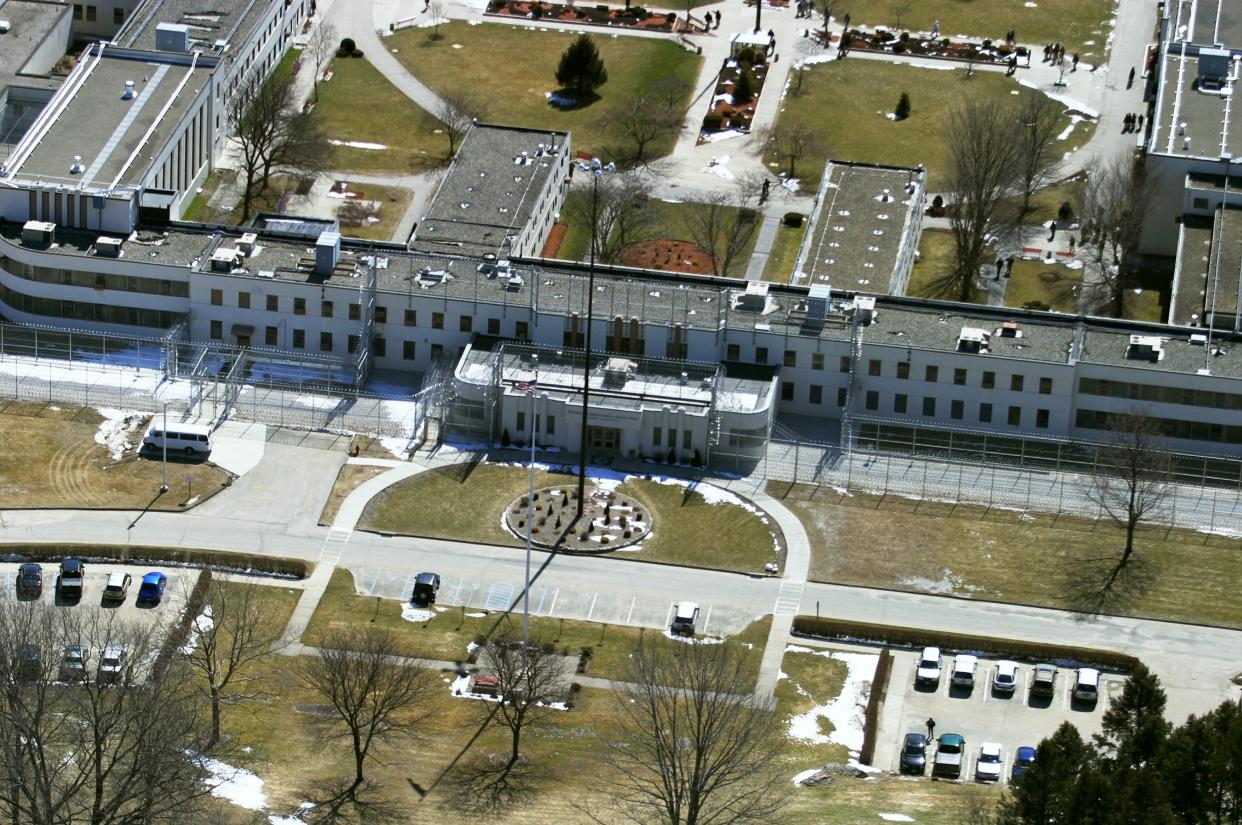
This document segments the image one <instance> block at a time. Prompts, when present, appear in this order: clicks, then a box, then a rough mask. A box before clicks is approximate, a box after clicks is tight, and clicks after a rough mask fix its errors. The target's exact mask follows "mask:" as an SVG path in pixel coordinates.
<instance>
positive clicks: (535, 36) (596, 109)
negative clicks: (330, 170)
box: [334, 20, 701, 159]
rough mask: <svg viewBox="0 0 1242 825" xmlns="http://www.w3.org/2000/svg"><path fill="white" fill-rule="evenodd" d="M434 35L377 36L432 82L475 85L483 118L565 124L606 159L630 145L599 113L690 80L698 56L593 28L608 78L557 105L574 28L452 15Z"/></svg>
mask: <svg viewBox="0 0 1242 825" xmlns="http://www.w3.org/2000/svg"><path fill="white" fill-rule="evenodd" d="M440 34H441V35H442V37H441V39H439V40H432V39H431V37H430V32H429V31H428V30H427V29H417V28H412V29H406V30H404V31H401V32H398V33H397V34H395V35H393V36H392V37H389V38H387V39H385V40H384V43H385V44H386V45H388V46H389V47H390V48H392V49H393V51H395V52H396V55H395V56H396V58H397V59H398V60H400V61H401V63H402V64H403V65H404V66H405V67H406V68H407V69H409V70H410V72H411V73H412V74H414V76H415V77H417V78H418V79H419V80H421V81H422V82H423V83H426V84H427V85H428V86H430V87H431V88H432V89H434V90H436V91H444V90H447V89H454V88H460V87H462V86H465V87H467V88H471V89H474V90H475V91H476V92H477V93H478V94H479V95H480V96H481V97H483V98H484V99H485V100H486V101H487V103H488V106H489V108H488V112H487V116H486V120H488V121H490V122H493V123H506V124H511V125H514V126H531V127H535V128H539V129H558V130H568V131H571V132H573V148H574V149H577V150H585V151H587V152H591V153H593V154H596V155H600V156H605V157H610V158H624V157H629V156H630V155H632V154H633V151H634V150H633V147H632V146H631V141H630V139H629V138H628V137H626V136H625V134H624V132H622V131H621V129H620V128H619V127H618V126H616V125H615V124H613V123H612V122H611V120H610V119H609V118H608V117H606V112H607V111H608V110H609V109H612V108H614V107H616V106H618V105H620V104H622V103H624V102H625V101H628V100H630V99H632V98H633V97H635V96H637V95H640V94H643V93H645V92H646V91H647V90H649V89H650V88H651V87H652V86H653V85H654V84H655V83H656V82H657V81H659V80H662V79H664V78H676V79H679V80H682V81H685V83H686V84H687V87H689V86H692V85H693V84H694V82H695V80H696V78H697V77H698V72H699V63H700V60H701V58H699V57H697V56H696V55H693V54H691V53H690V52H688V51H686V50H685V49H683V48H681V47H680V46H678V45H677V44H676V43H674V42H672V41H671V40H664V39H657V38H646V37H608V36H607V35H606V34H604V33H602V32H600V33H597V34H596V35H595V37H594V40H595V45H596V46H597V47H598V48H599V52H600V57H602V58H603V61H604V66H605V67H606V69H607V71H608V82H607V83H606V84H604V86H602V87H601V88H600V89H599V92H598V94H599V95H600V99H599V100H596V101H595V102H594V103H592V104H590V105H589V106H583V107H579V108H576V109H572V110H563V109H558V108H556V107H554V106H552V105H551V104H549V103H548V100H547V96H546V94H547V93H548V92H552V91H555V90H556V89H557V83H556V79H555V74H556V66H557V63H558V62H559V61H560V57H561V53H562V52H563V51H564V50H565V49H566V48H567V47H568V46H569V44H570V42H571V40H572V39H573V38H574V37H576V36H577V34H578V32H577V31H573V32H561V31H552V32H546V31H545V32H540V31H534V30H532V29H528V28H526V27H524V26H511V25H508V24H502V23H484V24H483V25H481V26H471V25H469V24H467V23H466V22H464V21H456V20H454V21H451V22H449V23H446V24H444V25H443V26H441V27H440ZM334 82H335V81H334ZM686 103H687V105H688V103H689V95H688V94H687V100H686ZM352 139H354V140H365V139H366V138H352ZM675 142H676V131H675V130H671V129H670V130H668V131H667V133H666V134H665V135H663V136H662V137H661V138H659V139H657V140H655V141H652V143H651V144H650V145H648V147H647V152H646V156H647V158H648V159H651V158H657V157H660V156H662V155H665V154H667V153H668V152H669V151H670V150H671V149H672V148H673V145H674V143H675ZM532 148H533V147H532Z"/></svg>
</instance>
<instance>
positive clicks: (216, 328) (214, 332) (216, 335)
mask: <svg viewBox="0 0 1242 825" xmlns="http://www.w3.org/2000/svg"><path fill="white" fill-rule="evenodd" d="M223 337H224V322H223V321H212V322H211V338H212V340H214V341H219V340H220V339H221V338H223Z"/></svg>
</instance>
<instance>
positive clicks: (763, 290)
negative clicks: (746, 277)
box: [737, 281, 768, 312]
mask: <svg viewBox="0 0 1242 825" xmlns="http://www.w3.org/2000/svg"><path fill="white" fill-rule="evenodd" d="M767 305H768V283H767V281H747V283H746V291H745V292H743V293H742V294H741V295H739V296H738V299H737V308H738V309H748V310H751V311H753V312H762V311H763V310H764V309H765V308H767Z"/></svg>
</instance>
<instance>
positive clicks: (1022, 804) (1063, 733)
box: [999, 722, 1097, 825]
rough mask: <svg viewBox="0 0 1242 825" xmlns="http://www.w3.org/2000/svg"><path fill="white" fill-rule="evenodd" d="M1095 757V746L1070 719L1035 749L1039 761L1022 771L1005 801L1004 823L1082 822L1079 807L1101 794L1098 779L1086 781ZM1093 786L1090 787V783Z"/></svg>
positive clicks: (1002, 806) (1017, 824)
mask: <svg viewBox="0 0 1242 825" xmlns="http://www.w3.org/2000/svg"><path fill="white" fill-rule="evenodd" d="M1091 759H1092V751H1091V746H1090V745H1088V744H1087V743H1085V742H1083V740H1082V737H1081V736H1080V735H1079V734H1078V728H1076V727H1074V725H1073V724H1071V723H1069V722H1063V723H1061V727H1059V728H1057V730H1056V732H1055V733H1054V734H1052V736H1051V737H1049V738H1047V739H1045V740H1044V741H1042V742H1040V743H1039V746H1038V747H1037V748H1036V749H1035V764H1034V765H1032V766H1031V767H1029V768H1027V769H1026V770H1025V771H1023V772H1022V777H1021V779H1020V780H1019V781H1018V782H1017V783H1015V785H1014V788H1013V795H1012V796H1011V797H1010V798H1008V799H1006V800H1005V801H1004V802H1003V803H1002V805H1001V811H1000V819H999V822H1000V825H1045V823H1048V822H1080V821H1083V820H1080V819H1078V818H1076V816H1075V813H1076V811H1077V810H1079V809H1081V808H1086V807H1094V806H1093V805H1090V804H1089V801H1090V800H1092V799H1093V798H1094V797H1095V796H1096V795H1097V794H1096V793H1095V783H1093V782H1086V781H1083V780H1084V779H1086V774H1087V773H1088V770H1087V769H1088V766H1089V764H1090V762H1091ZM1088 786H1090V787H1088Z"/></svg>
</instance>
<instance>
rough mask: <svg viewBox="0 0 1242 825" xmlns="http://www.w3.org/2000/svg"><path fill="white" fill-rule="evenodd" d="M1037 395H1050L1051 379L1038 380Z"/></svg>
mask: <svg viewBox="0 0 1242 825" xmlns="http://www.w3.org/2000/svg"><path fill="white" fill-rule="evenodd" d="M1039 394H1040V395H1052V379H1051V378H1048V377H1046V376H1045V377H1044V378H1041V379H1039Z"/></svg>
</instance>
